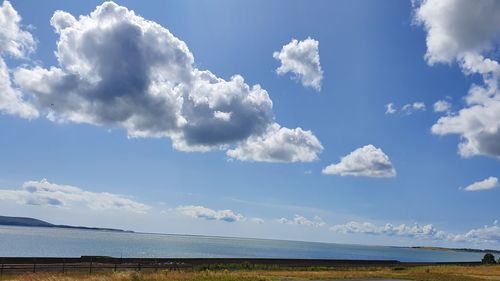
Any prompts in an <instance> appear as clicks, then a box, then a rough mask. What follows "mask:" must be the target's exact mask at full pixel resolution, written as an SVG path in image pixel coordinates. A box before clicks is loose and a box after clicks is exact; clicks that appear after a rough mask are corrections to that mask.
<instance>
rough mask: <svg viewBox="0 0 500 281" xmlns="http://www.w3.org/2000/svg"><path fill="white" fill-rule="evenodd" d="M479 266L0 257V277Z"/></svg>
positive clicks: (193, 259) (344, 261) (302, 261)
mask: <svg viewBox="0 0 500 281" xmlns="http://www.w3.org/2000/svg"><path fill="white" fill-rule="evenodd" d="M479 264H481V263H480V262H437V263H436V262H434V263H432V262H431V263H426V262H420V263H416V262H412V263H407V262H399V261H397V260H331V259H274V258H265V259H263V258H114V257H105V256H82V257H79V258H55V257H0V277H2V276H3V275H5V274H20V273H28V272H33V273H36V272H60V273H65V272H88V273H89V274H92V273H94V272H103V271H123V270H136V271H157V270H166V269H168V270H181V269H185V270H192V269H202V268H211V267H214V266H217V265H222V266H228V265H233V266H234V268H248V269H251V268H254V267H257V266H258V267H261V268H262V267H269V268H298V269H299V268H306V267H325V268H327V267H331V268H335V267H337V268H338V267H402V266H423V265H469V266H473V265H479Z"/></svg>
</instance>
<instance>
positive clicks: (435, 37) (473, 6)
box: [415, 0, 500, 64]
mask: <svg viewBox="0 0 500 281" xmlns="http://www.w3.org/2000/svg"><path fill="white" fill-rule="evenodd" d="M471 11H473V12H471ZM415 20H416V22H417V23H419V24H422V25H423V26H424V27H425V29H426V31H427V38H426V43H427V53H426V55H425V58H426V59H427V62H428V63H429V64H434V63H439V62H444V63H451V62H453V61H454V60H455V59H456V58H460V57H462V56H464V55H465V54H467V53H471V52H472V53H481V52H483V51H487V50H490V49H491V48H492V47H493V46H494V43H493V40H496V39H498V38H499V36H500V28H499V26H500V2H498V1H495V0H484V1H469V0H425V1H422V3H421V5H420V6H419V7H417V9H416V11H415Z"/></svg>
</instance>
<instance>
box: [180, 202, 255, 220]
mask: <svg viewBox="0 0 500 281" xmlns="http://www.w3.org/2000/svg"><path fill="white" fill-rule="evenodd" d="M176 210H177V211H179V212H180V213H181V214H183V215H186V216H189V217H192V218H197V219H206V220H219V221H226V222H237V221H241V220H243V219H245V217H244V216H243V215H241V214H236V213H235V212H233V211H231V210H218V211H216V210H212V209H209V208H206V207H203V206H193V205H188V206H179V207H177V208H176Z"/></svg>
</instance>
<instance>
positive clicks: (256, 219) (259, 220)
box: [250, 218, 264, 224]
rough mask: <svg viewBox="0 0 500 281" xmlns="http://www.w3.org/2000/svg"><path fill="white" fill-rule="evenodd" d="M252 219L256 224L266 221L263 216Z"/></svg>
mask: <svg viewBox="0 0 500 281" xmlns="http://www.w3.org/2000/svg"><path fill="white" fill-rule="evenodd" d="M250 221H251V222H253V223H256V224H263V223H264V220H263V219H261V218H251V219H250Z"/></svg>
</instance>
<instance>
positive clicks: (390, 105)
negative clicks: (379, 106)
mask: <svg viewBox="0 0 500 281" xmlns="http://www.w3.org/2000/svg"><path fill="white" fill-rule="evenodd" d="M396 111H397V110H396V108H394V104H393V103H392V102H391V103H388V104H386V105H385V114H394V113H396Z"/></svg>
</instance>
